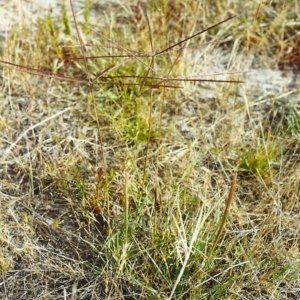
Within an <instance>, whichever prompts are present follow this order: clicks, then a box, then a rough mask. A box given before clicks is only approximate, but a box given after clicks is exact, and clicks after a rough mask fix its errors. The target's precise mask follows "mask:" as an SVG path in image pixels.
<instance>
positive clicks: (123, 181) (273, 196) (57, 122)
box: [1, 1, 297, 299]
mask: <svg viewBox="0 0 300 300" xmlns="http://www.w3.org/2000/svg"><path fill="white" fill-rule="evenodd" d="M152 4H153V5H152V6H151V7H152V9H151V10H150V9H149V8H145V7H143V5H142V3H141V1H136V3H135V5H134V6H133V7H132V8H130V7H129V6H127V5H125V8H127V9H128V10H129V11H130V12H131V14H130V16H129V17H128V18H125V19H123V16H120V18H119V19H118V20H117V19H115V18H113V19H112V20H111V23H112V24H115V25H116V26H106V27H102V28H100V29H98V28H96V27H95V28H91V27H90V26H88V25H89V24H90V22H91V20H90V18H89V15H88V8H89V3H88V2H87V3H86V6H85V9H84V24H81V23H80V22H78V21H77V17H76V14H75V11H74V7H73V6H72V2H71V10H72V12H73V21H74V24H73V25H72V26H71V25H70V24H71V20H70V19H69V17H68V15H67V11H66V10H65V8H63V10H62V12H61V16H62V17H61V19H62V26H58V25H57V24H56V23H55V22H54V21H53V19H52V16H51V15H48V16H47V17H46V18H45V19H42V20H40V21H39V23H38V30H37V33H36V39H37V42H36V44H37V45H39V43H41V44H40V46H39V48H38V49H37V50H34V47H32V48H31V46H30V47H29V46H28V45H30V43H27V46H26V44H22V43H19V44H18V47H19V48H18V49H19V50H22V46H24V47H25V49H26V47H29V48H28V49H30V51H29V53H28V54H27V55H28V56H29V57H31V55H32V56H34V55H37V57H38V59H37V60H36V61H34V62H33V63H32V64H30V65H28V64H27V63H25V58H26V55H24V56H22V57H23V58H22V60H17V61H14V60H11V59H9V57H6V58H5V59H3V60H1V64H2V65H4V66H6V67H9V68H12V69H15V70H17V71H21V72H25V73H27V74H28V73H29V74H33V75H39V76H41V77H46V79H47V78H50V79H51V80H49V79H48V80H46V79H45V82H47V83H46V84H45V86H46V88H45V89H43V92H44V94H43V96H44V97H45V98H46V100H45V102H46V105H44V106H42V109H43V110H45V112H48V113H49V111H48V108H49V107H51V108H52V109H53V110H54V111H55V114H54V113H53V112H52V111H51V112H50V114H51V116H50V117H46V118H44V120H43V121H39V122H38V121H35V124H34V125H30V127H29V128H27V129H25V130H24V128H22V130H23V133H22V134H21V135H19V136H18V137H17V139H15V140H14V141H12V142H10V146H9V148H8V149H9V151H7V153H5V156H3V157H2V161H1V163H7V161H9V164H10V165H12V166H14V168H8V170H7V171H6V173H5V174H6V179H5V182H4V183H5V184H6V185H7V184H8V183H7V182H8V178H11V177H12V174H15V175H14V176H15V177H14V180H15V181H16V182H18V185H19V186H21V187H22V190H17V192H18V193H16V194H17V195H15V197H16V199H14V200H11V201H10V202H9V203H11V204H9V205H11V206H10V207H7V206H8V204H7V203H8V202H6V203H5V202H4V201H3V204H4V206H2V208H1V214H2V215H4V212H3V211H2V210H5V211H8V212H9V213H8V215H9V218H8V219H9V220H8V221H9V224H10V225H8V226H12V225H13V227H14V230H16V231H17V232H22V236H23V239H22V240H21V239H18V240H14V239H12V242H9V243H8V242H7V239H6V240H5V241H4V239H2V240H1V243H3V244H4V246H5V247H6V248H5V249H6V250H7V251H10V252H11V253H12V254H13V255H15V256H18V255H19V256H18V257H20V253H26V255H24V257H22V258H21V259H20V261H21V262H20V264H22V265H25V266H26V267H27V266H29V267H30V268H29V267H28V269H29V271H28V272H27V271H25V277H24V278H30V280H31V282H32V283H34V282H35V280H37V279H36V277H35V276H37V278H38V277H39V276H40V275H41V274H42V271H43V272H49V279H47V286H49V291H48V292H49V295H50V294H51V297H52V295H55V296H53V297H56V298H57V299H58V298H61V296H62V292H61V287H62V286H63V287H64V288H63V289H64V290H63V293H64V297H65V298H66V297H67V296H66V294H68V296H70V297H73V298H75V297H76V296H78V297H81V298H84V297H87V298H91V299H92V298H93V297H98V298H99V297H102V298H105V299H106V298H107V299H109V298H116V299H126V298H128V297H131V298H144V299H149V298H151V299H152V298H155V299H201V298H203V299H204V298H211V299H220V298H228V297H230V298H232V297H244V295H246V297H248V298H249V297H253V294H254V295H255V297H256V298H259V297H260V296H261V295H263V294H265V295H267V296H270V297H272V295H274V293H276V294H277V295H278V297H279V296H280V295H282V293H281V291H279V290H278V289H277V287H278V284H281V283H283V282H287V281H288V282H289V283H290V284H291V285H293V286H297V278H296V276H295V275H294V274H295V273H296V271H295V269H296V267H295V265H296V262H297V261H296V260H292V259H291V261H292V263H291V262H290V261H289V259H290V258H291V257H292V256H291V255H290V254H287V253H292V250H293V249H294V248H293V247H294V246H295V245H296V243H297V238H296V237H294V238H290V235H289V233H288V231H287V228H289V226H290V225H288V224H289V223H290V221H291V219H292V218H289V217H288V214H287V212H288V211H294V210H295V209H297V207H296V205H295V203H296V202H295V201H294V202H293V203H294V204H293V205H294V206H293V207H291V205H292V204H289V203H286V202H285V200H284V197H286V195H288V194H289V193H291V194H292V196H293V197H295V196H296V194H295V192H291V190H289V189H288V188H284V187H283V181H284V178H283V175H282V174H284V173H285V172H289V169H288V167H286V166H284V165H283V161H284V160H283V159H282V160H280V161H279V156H280V154H281V152H280V151H279V149H280V147H281V145H279V141H277V140H276V142H275V139H274V137H273V136H271V134H270V136H267V137H263V138H261V136H260V135H259V134H258V133H257V132H253V133H252V134H253V135H254V137H253V140H256V141H259V142H257V144H255V145H253V146H252V147H251V149H245V148H243V147H244V145H245V144H246V142H248V143H249V141H248V140H247V139H246V138H243V137H240V140H239V139H238V138H237V136H238V133H237V132H238V131H237V130H236V131H235V128H234V127H233V126H232V123H233V119H235V118H236V117H238V115H239V114H240V112H241V110H240V108H241V107H243V105H242V104H240V105H239V106H238V105H236V101H237V95H236V94H237V93H235V94H234V96H232V94H231V90H230V88H228V86H225V88H223V87H222V86H221V85H222V84H223V82H224V81H225V82H229V83H238V82H239V80H237V79H235V78H234V79H232V80H226V78H225V79H224V80H223V79H222V78H221V79H218V77H217V78H215V77H214V78H211V79H209V78H210V77H209V78H208V79H207V78H204V79H205V80H206V81H208V82H209V81H211V82H212V84H215V86H214V88H215V89H220V90H218V93H216V95H222V99H217V98H216V99H213V101H212V99H206V96H205V93H204V89H200V91H201V93H200V94H201V95H200V96H199V93H195V94H194V95H192V96H191V94H193V93H188V95H189V96H187V95H186V94H185V93H184V88H183V87H185V88H191V89H193V91H197V89H198V88H200V87H199V86H200V85H201V84H202V81H203V78H202V77H201V76H200V75H201V74H198V75H199V76H195V77H194V76H189V75H190V74H188V76H186V75H185V74H184V71H186V70H188V68H187V67H186V66H185V64H187V60H186V58H187V57H193V56H192V55H193V54H195V52H193V51H194V50H195V47H197V46H198V44H199V43H200V42H204V41H205V42H207V41H214V42H216V41H217V40H219V39H221V38H225V37H228V35H227V33H226V30H227V31H228V34H229V33H230V34H231V35H232V36H233V37H237V40H238V42H237V43H238V45H239V46H237V47H236V48H235V49H234V51H233V52H232V53H233V54H236V51H237V48H238V47H240V45H243V44H244V45H246V44H247V41H249V40H247V39H246V38H245V37H246V34H245V32H244V30H245V26H246V25H244V23H242V22H241V20H247V18H246V17H247V14H245V15H241V16H239V17H238V18H234V19H231V18H228V16H227V15H226V16H225V14H224V15H223V11H224V9H223V6H225V2H223V1H218V5H216V8H212V9H211V10H210V9H209V7H203V9H200V8H201V7H200V5H199V4H198V3H196V2H195V1H187V2H186V3H185V4H184V5H183V4H179V3H177V2H172V1H158V2H157V1H153V3H152ZM232 5H234V4H232ZM251 5H254V8H257V6H256V5H258V3H256V5H255V4H253V3H252V4H251ZM149 7H150V6H149ZM235 8H236V9H238V7H235ZM252 8H253V7H252ZM253 11H254V10H253V9H252V10H251V13H252V14H253ZM263 12H266V11H264V10H263ZM248 13H249V12H248ZM195 15H197V16H202V17H206V20H209V21H208V23H209V26H204V25H203V24H202V21H201V18H200V17H198V18H196V17H195ZM253 15H254V16H256V17H257V18H256V19H258V16H260V18H261V19H260V21H261V22H263V20H268V18H269V17H268V16H264V15H263V13H262V14H259V13H258V10H257V11H256V15H255V14H253ZM282 16H283V15H282ZM223 17H224V18H223ZM264 18H265V19H264ZM222 19H223V20H225V21H228V23H224V24H223V22H222V21H221V22H220V20H222ZM129 21H130V22H129ZM229 21H230V22H232V25H228V28H226V30H218V29H219V28H222V27H223V26H225V24H230V22H229ZM128 23H129V24H128ZM216 25H219V26H216ZM252 25H253V24H252ZM275 25H276V24H273V25H272V26H273V27H271V29H270V30H271V32H269V35H267V37H268V38H269V37H270V36H272V34H277V29H278V28H279V27H277V25H278V24H277V25H276V26H275ZM243 26H244V27H243ZM253 26H254V25H253ZM278 26H279V25H278ZM72 27H73V28H75V30H73V31H74V32H75V34H74V36H72ZM206 27H208V28H209V29H210V30H209V31H206V30H204V28H206ZM60 28H62V29H60ZM128 28H129V29H128ZM195 28H197V30H196V29H195ZM198 28H199V30H198ZM259 28H260V27H259ZM275 29H276V30H275ZM239 30H240V32H237V31H239ZM242 31H243V32H242ZM81 32H83V33H84V35H85V36H82V33H81ZM200 33H203V34H200ZM63 35H65V36H64V38H65V40H66V41H65V43H64V40H63V38H62V37H63ZM24 36H25V35H24ZM24 36H23V37H22V38H23V39H24ZM41 36H45V37H47V39H48V40H49V41H48V46H49V47H48V48H47V49H46V50H45V47H46V46H47V45H46V44H47V43H42V41H41ZM22 38H20V39H22ZM15 39H16V38H15ZM83 40H85V42H83ZM265 41H266V40H264V41H261V43H262V44H263V43H264V42H265ZM13 42H15V40H14V41H13ZM15 45H16V44H15ZM208 45H209V46H210V47H211V44H208ZM228 45H230V41H229V42H228V41H227V42H224V43H223V47H224V48H226V46H228ZM208 48H209V47H207V48H205V49H204V51H203V52H206V54H205V55H208V52H209V51H208V50H207V49H208ZM209 49H212V48H209ZM188 51H191V52H192V55H190V56H185V54H186V52H188ZM196 52H197V51H196ZM46 53H49V59H48V58H44V60H43V56H45V54H46ZM22 55H23V54H22ZM11 58H15V57H14V56H12V57H11ZM234 60H235V56H234V55H233V57H231V62H233V61H234ZM53 61H54V62H55V61H56V62H55V63H53ZM44 63H45V64H44ZM229 65H230V64H229ZM42 66H43V67H42ZM53 66H54V67H53ZM44 68H45V69H46V70H47V72H46V71H45V69H44ZM14 75H18V73H15V74H14ZM223 75H224V74H223ZM226 75H227V74H225V76H226ZM229 75H230V74H229ZM231 75H232V74H231ZM19 76H20V75H19ZM30 78H33V77H30ZM32 80H33V79H32ZM53 81H55V82H56V81H58V82H59V84H53ZM65 81H66V82H68V84H66V83H65ZM39 82H41V80H40V81H39ZM26 84H27V85H29V84H33V82H30V81H28V82H27V83H26ZM24 86H25V87H26V85H24ZM39 87H41V86H39ZM10 88H12V87H10ZM194 88H195V89H194ZM235 92H236V91H235ZM202 93H203V95H202ZM32 95H33V93H32ZM38 95H40V94H38ZM53 95H54V98H52V97H53ZM57 95H59V96H57ZM50 96H51V97H50ZM216 97H217V96H216ZM34 100H35V101H37V103H39V104H40V105H41V103H42V101H40V99H38V98H34ZM31 102H34V101H31ZM212 102H213V103H212ZM61 104H63V105H62V107H61V106H60V105H61ZM31 105H32V104H31ZM51 105H52V106H51ZM172 106H174V107H172ZM10 107H13V108H14V109H17V107H16V106H14V102H13V101H11V103H10ZM250 107H251V106H250ZM187 108H188V109H187ZM36 109H37V108H36V106H35V105H33V106H29V107H28V108H27V110H28V111H29V112H35V111H36ZM57 109H60V110H59V111H58V112H56V110H57ZM248 109H249V107H248ZM45 112H44V113H45ZM249 116H251V114H249ZM26 120H27V119H26ZM29 124H30V123H29ZM45 124H47V125H48V124H49V127H48V126H47V127H48V128H45V127H46V126H44V125H45ZM23 126H24V125H23ZM228 128H230V130H232V131H233V132H232V133H230V132H229V129H228ZM291 128H292V127H291ZM37 129H39V130H40V132H38V131H37ZM5 130H7V129H6V128H5ZM189 131H193V132H194V133H193V134H189ZM294 131H295V126H294ZM7 132H8V133H7ZM7 132H6V131H5V134H7V136H10V135H12V134H11V132H10V131H9V130H8V131H7ZM186 132H187V133H186ZM38 134H39V138H37V135H38ZM198 134H199V136H198ZM12 136H13V135H12ZM190 136H192V138H191V137H190ZM235 138H236V140H235ZM23 141H24V143H23ZM19 146H20V147H19ZM236 148H238V149H241V148H242V149H243V150H242V151H241V152H242V154H241V155H239V156H236V155H235V154H236V153H240V152H239V151H240V150H239V151H238V150H235V149H236ZM21 149H28V150H27V152H25V154H24V153H23V152H22V151H21ZM228 149H233V150H234V151H232V152H233V153H234V155H232V153H230V151H228ZM17 150H20V151H21V152H20V153H21V154H20V153H18V152H17ZM22 153H23V154H22ZM241 157H242V163H240V160H241ZM4 159H5V161H4ZM278 161H279V162H278ZM275 162H276V163H277V164H280V166H279V168H278V170H276V176H275V172H274V173H273V165H274V163H275ZM239 163H240V165H238V164H239ZM238 168H239V171H240V172H246V173H250V174H254V175H256V176H252V177H251V178H249V177H245V176H241V177H239V180H237V177H234V179H233V181H232V183H231V187H230V188H228V184H229V183H230V175H231V174H232V173H233V174H234V173H235V172H236V170H237V169H238ZM28 169H29V170H30V176H29V175H28V176H22V175H20V174H21V173H22V172H21V171H20V170H28ZM15 170H18V171H17V172H16V171H15ZM277 171H278V172H277ZM27 173H28V172H27ZM22 174H23V173H22ZM268 175H270V176H269V177H270V178H272V180H275V181H274V182H273V181H272V180H271V181H270V180H267V179H266V178H267V177H268ZM277 176H278V179H277ZM295 176H296V175H295ZM296 180H297V177H295V179H294V182H296ZM1 184H2V183H1ZM235 185H237V188H236V193H235V200H236V201H233V195H234V190H235ZM278 186H280V187H282V188H281V189H280V190H279V189H278ZM227 190H229V192H228V191H227ZM4 192H5V193H6V194H9V193H10V192H9V189H5V191H4ZM21 192H22V193H21ZM280 193H282V194H281V195H282V197H281V195H279V194H280ZM24 194H25V195H26V196H25V197H22V198H21V195H24ZM227 194H229V196H228V197H227ZM252 197H253V198H252ZM226 198H227V201H226ZM257 199H259V201H257ZM16 204H17V205H18V207H17V208H18V210H19V211H22V213H24V212H26V215H29V216H30V218H28V220H27V221H26V222H20V221H19V218H18V215H17V213H16V211H17V210H16ZM282 207H283V208H282ZM281 209H282V210H281ZM283 213H284V214H285V216H286V217H287V218H286V219H285V218H281V217H280V218H278V215H280V214H283ZM294 227H295V228H296V227H297V225H295V226H294ZM278 232H280V233H279V234H278ZM288 237H289V238H288ZM287 240H288V241H291V240H292V241H293V242H292V243H294V245H291V244H290V242H288V241H287ZM278 241H280V242H278ZM18 244H19V245H21V246H17V245H18ZM29 245H30V246H29ZM20 249H21V250H20ZM282 253H286V256H287V257H285V258H284V257H282ZM71 264H75V267H73V265H72V268H71V267H69V265H71ZM3 266H5V265H4V264H3ZM38 266H41V269H38ZM35 268H37V269H35ZM17 270H18V269H15V268H14V266H13V264H9V265H7V266H6V268H4V269H3V273H6V274H9V272H12V273H14V272H15V274H17V273H16V272H17ZM26 270H27V269H26ZM34 270H37V271H36V273H35V271H34ZM54 271H55V272H57V273H55V272H54ZM43 274H44V273H43ZM16 276H17V275H16ZM87 278H88V280H87ZM8 280H9V279H8ZM22 280H23V277H22V279H20V278H18V282H21V281H22ZM293 280H294V281H293ZM258 281H259V282H260V283H259V284H257V282H258ZM39 282H40V281H39ZM74 282H75V283H74ZM10 283H11V282H10ZM42 284H43V283H42ZM42 284H41V285H42ZM295 284H296V285H295ZM45 286H46V285H45ZM257 286H258V287H257ZM42 287H44V286H42ZM253 290H255V291H254V292H253ZM6 293H7V294H9V293H13V292H6ZM30 293H32V294H30ZM20 294H22V295H23V294H24V292H23V291H21V289H20V293H19V294H18V295H20ZM25 294H26V297H27V298H30V297H31V298H37V297H38V296H40V295H41V294H40V293H39V288H38V287H37V288H36V289H35V288H34V290H32V289H31V290H30V291H29V290H26V291H25ZM9 295H10V294H9ZM15 295H16V292H14V297H13V298H20V297H18V295H17V296H15ZM45 297H46V296H45ZM49 297H50V296H49ZM53 297H52V298H53ZM20 299H21V298H20Z"/></svg>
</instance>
